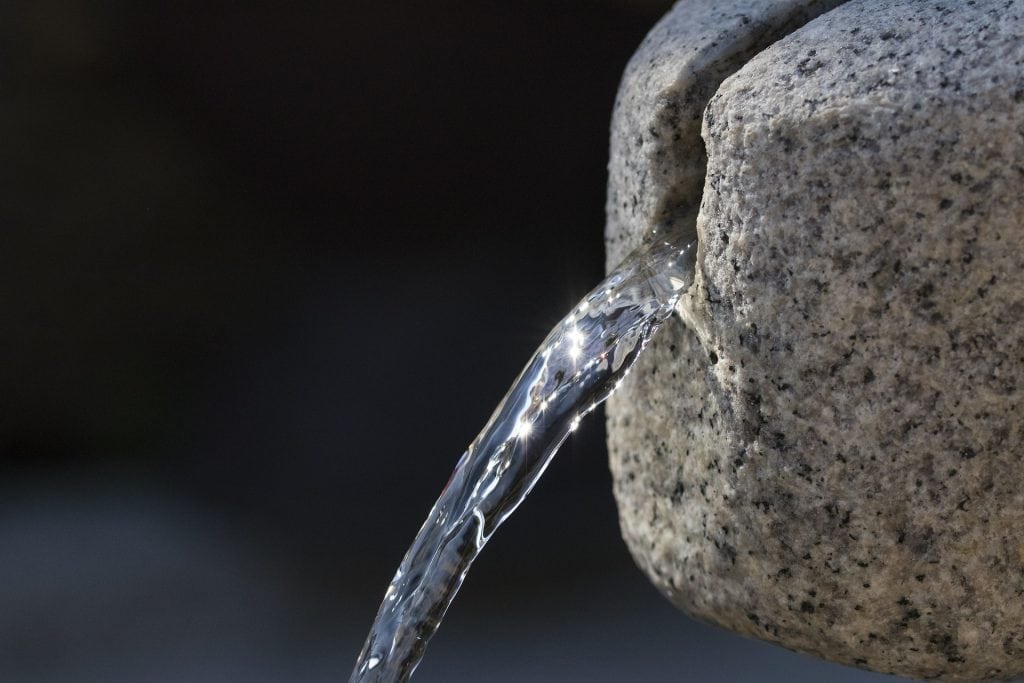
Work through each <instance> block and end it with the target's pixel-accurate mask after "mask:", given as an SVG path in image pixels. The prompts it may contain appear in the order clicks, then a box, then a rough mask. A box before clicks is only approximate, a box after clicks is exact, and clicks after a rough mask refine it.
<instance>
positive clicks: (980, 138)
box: [608, 0, 1024, 680]
mask: <svg viewBox="0 0 1024 683" xmlns="http://www.w3.org/2000/svg"><path fill="white" fill-rule="evenodd" d="M707 4H708V5H709V6H710V5H715V6H716V7H718V6H720V5H717V4H715V3H711V2H708V3H707ZM683 11H684V8H683V7H681V6H677V8H676V9H675V10H673V14H672V15H670V17H669V19H668V20H666V22H664V23H663V24H662V25H661V28H659V29H655V31H654V33H652V36H656V35H659V31H661V32H662V33H664V31H666V30H668V31H670V32H671V31H673V30H675V31H678V32H679V33H677V35H678V36H679V39H678V40H671V39H665V38H664V36H662V38H659V39H658V40H657V41H656V42H654V43H651V42H648V43H647V44H646V47H644V48H642V49H641V51H640V53H638V57H637V58H635V59H634V61H633V63H632V65H631V67H630V68H629V69H628V70H627V74H626V79H625V81H624V83H623V86H622V93H620V100H619V103H618V107H617V110H616V114H615V120H614V123H613V135H612V164H611V167H610V170H611V178H610V189H609V196H610V197H611V198H612V199H611V200H610V202H609V204H610V206H609V223H608V240H609V250H610V252H612V253H613V254H615V255H618V254H621V253H623V252H624V251H625V249H627V248H628V247H629V246H630V245H632V244H634V243H636V242H637V241H638V240H639V239H640V237H641V235H642V233H643V232H644V231H645V230H647V229H648V228H649V227H650V226H651V225H652V224H656V223H657V222H658V221H659V220H662V217H664V216H672V215H674V216H677V218H676V220H679V219H680V218H678V217H685V216H686V215H687V212H688V211H689V210H690V209H689V207H690V204H689V202H691V201H692V199H690V198H689V197H690V193H691V188H692V186H693V185H694V182H695V181H694V180H693V178H692V175H693V173H694V172H695V171H694V169H695V168H696V166H694V163H695V162H694V161H693V158H690V159H689V160H687V159H685V158H683V157H685V156H686V155H687V154H692V150H693V149H695V148H699V142H698V141H697V140H696V139H694V138H692V137H690V138H687V136H688V135H689V128H688V127H687V126H688V125H689V124H686V125H684V124H682V123H677V124H676V123H672V122H671V121H669V122H667V123H666V119H665V116H666V115H667V114H666V112H669V113H670V112H672V111H674V110H675V109H674V107H677V105H676V104H673V97H676V95H675V94H673V91H672V90H671V88H669V89H666V86H665V84H666V83H669V82H672V77H671V76H670V75H665V74H663V73H662V72H661V71H660V70H658V69H657V68H656V65H658V64H661V63H663V62H668V61H672V60H676V61H675V62H674V64H675V65H676V66H675V67H673V68H676V67H678V68H679V71H678V74H677V78H678V79H682V81H683V82H685V79H686V78H688V77H689V76H688V73H689V72H687V70H686V60H685V59H683V58H681V57H680V56H681V55H685V54H686V53H687V51H698V52H699V51H700V49H701V45H702V44H700V43H699V41H696V39H695V38H694V37H693V36H691V35H690V34H686V33H685V31H683V29H682V28H675V29H673V28H672V26H673V23H672V21H673V20H672V17H673V16H677V15H679V13H680V12H683ZM676 21H677V24H679V25H680V26H681V25H682V24H681V22H679V20H678V19H677V20H676ZM666 27H667V28H666ZM688 41H696V42H692V43H691V42H688ZM645 64H650V69H652V70H654V73H655V75H656V77H649V76H648V74H647V73H646V71H645V69H646V68H647V67H645ZM666 93H667V94H666ZM659 126H661V127H659ZM650 131H656V132H657V135H656V136H655V135H653V133H651V137H653V138H654V140H653V141H652V144H654V145H655V148H656V149H657V145H662V146H664V148H665V149H667V150H671V153H674V154H676V155H677V156H676V157H675V158H676V159H678V160H679V161H678V162H677V161H673V160H672V159H673V158H672V157H671V154H670V153H668V152H666V153H665V154H664V155H662V156H667V157H668V158H667V159H663V158H662V156H659V155H655V159H656V160H657V159H661V160H660V161H658V162H657V163H655V161H652V160H651V159H650V158H649V157H650V155H649V154H648V155H646V156H645V147H644V144H646V141H647V139H648V138H647V136H648V133H649V132H650ZM673 131H676V132H678V133H679V134H680V138H679V139H678V140H677V141H676V142H675V143H668V142H666V141H665V137H666V135H668V136H669V137H670V138H671V136H672V135H673V134H674V133H673ZM703 137H704V140H705V142H706V146H707V172H706V177H704V179H703V183H702V184H703V195H702V200H701V204H700V214H699V217H698V218H697V229H698V234H699V239H700V250H699V253H698V273H697V280H696V283H695V285H694V287H693V288H692V289H691V291H690V293H689V294H688V295H687V296H686V297H685V299H684V301H683V302H682V303H681V304H680V313H681V318H682V319H684V320H685V321H686V325H684V324H683V323H682V322H680V321H679V320H674V321H672V324H671V325H669V326H668V328H667V329H665V330H664V331H663V333H662V334H661V335H660V336H659V337H658V338H656V339H655V341H654V342H653V344H652V346H651V348H650V349H649V351H648V353H647V354H646V355H645V356H644V357H643V358H642V359H641V361H640V363H639V364H638V366H637V367H636V368H635V369H634V372H633V374H632V375H631V376H630V378H629V379H628V381H627V382H626V383H625V385H624V386H623V387H622V389H621V390H620V391H619V392H618V393H617V394H616V395H615V396H614V397H613V399H612V400H611V402H610V404H609V409H608V415H609V419H608V425H609V444H610V449H611V466H612V472H613V474H614V477H615V494H616V497H617V500H618V503H619V510H620V516H621V520H622V529H623V534H624V536H625V538H626V541H627V543H628V545H629V547H630V549H631V551H632V553H633V554H634V556H635V558H636V560H637V562H638V564H639V565H640V566H641V567H642V568H643V569H644V570H645V571H646V572H647V573H648V575H649V576H650V577H651V578H652V580H653V581H654V582H655V584H656V585H657V586H658V587H659V588H660V589H661V590H662V591H663V592H664V593H665V594H666V595H667V596H668V597H669V598H670V599H671V600H672V601H673V602H675V603H676V604H677V605H679V606H680V607H681V608H683V609H684V610H686V611H687V612H689V613H690V614H693V615H695V616H697V617H699V618H702V619H706V620H708V621H712V622H715V623H717V624H720V625H723V626H725V627H727V628H730V629H733V630H736V631H739V632H742V633H745V634H748V635H752V636H755V637H759V638H764V639H767V640H770V641H774V642H777V643H779V644H782V645H784V646H786V647H790V648H793V649H797V650H801V651H804V652H809V653H813V654H816V655H820V656H822V657H825V658H828V659H831V660H835V661H839V662H845V663H849V664H855V665H858V666H863V667H867V668H871V669H875V670H879V671H889V672H894V673H898V674H902V675H906V676H914V677H922V678H940V679H944V680H983V679H991V678H998V679H1005V678H1010V677H1012V676H1014V675H1018V674H1020V673H1022V672H1024V440H1022V427H1021V424H1022V422H1024V0H998V1H996V0H977V1H976V2H960V1H954V0H947V1H928V2H925V1H924V0H852V1H851V2H849V3H846V4H843V5H841V6H840V7H838V8H836V9H832V10H831V11H829V12H827V13H826V14H824V15H822V16H820V17H818V18H817V19H814V20H812V21H810V22H809V23H807V24H806V25H805V26H803V27H802V28H798V29H796V30H794V31H792V32H791V33H790V34H789V35H788V36H787V37H785V38H782V39H781V40H780V41H779V42H777V43H776V44H774V45H772V46H771V47H769V48H768V49H766V50H763V51H761V52H760V54H757V55H756V56H753V57H752V58H750V59H749V61H747V63H746V64H745V65H744V66H743V67H742V68H741V69H740V70H739V71H738V72H737V73H736V74H735V75H733V76H732V77H730V78H728V79H727V80H725V82H724V84H722V85H721V87H720V88H719V89H718V90H717V93H716V94H714V96H713V97H712V99H711V103H710V105H709V106H708V107H707V109H706V112H705V114H704V128H703ZM641 138H643V143H644V144H641ZM684 138H685V139H684ZM630 140H634V141H636V144H635V145H634V146H632V147H630V146H628V145H627V144H626V142H625V141H630ZM688 150H689V151H688ZM694 158H695V157H694ZM624 159H630V160H632V161H624ZM676 163H678V164H679V168H680V169H681V170H680V171H679V172H678V173H677V172H675V171H674V170H673V169H674V164H676ZM701 163H703V159H701ZM659 164H661V165H660V166H659ZM658 168H665V169H667V170H664V171H663V172H661V173H660V174H655V173H654V172H653V170H654V169H658ZM631 206H635V207H637V209H636V211H639V212H640V213H639V214H637V213H633V214H631V213H630V211H631ZM651 207H658V208H657V210H656V211H655V210H652V209H651Z"/></svg>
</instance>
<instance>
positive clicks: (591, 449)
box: [0, 0, 881, 682]
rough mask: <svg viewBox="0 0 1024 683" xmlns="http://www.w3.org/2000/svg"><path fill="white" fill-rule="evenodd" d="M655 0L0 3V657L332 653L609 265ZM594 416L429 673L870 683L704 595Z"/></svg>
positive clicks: (153, 662)
mask: <svg viewBox="0 0 1024 683" xmlns="http://www.w3.org/2000/svg"><path fill="white" fill-rule="evenodd" d="M668 5H669V3H668V2H665V1H663V0H649V1H646V2H645V1H641V0H589V1H583V0H576V1H573V0H567V1H564V2H562V1H560V2H550V1H549V0H474V1H473V2H449V1H445V0H435V1H433V2H413V1H410V2H398V3H380V2H354V1H348V0H330V1H328V2H312V1H307V0H304V1H301V2H288V3H285V2H279V3H234V2H228V1H227V0H178V1H175V2H170V1H168V2H138V1H135V0H92V1H90V0H31V1H28V0H25V1H21V0H10V1H9V2H5V3H3V4H2V5H0V160H2V162H0V227H2V233H0V234H2V240H3V242H2V248H0V324H2V326H3V332H2V334H0V390H2V391H0V680H3V681H29V682H37V681H38V682H43V681H82V682H88V681H339V680H345V679H346V678H347V675H348V673H349V671H350V668H351V666H352V663H353V661H354V658H355V655H356V653H357V651H358V649H359V647H360V645H361V643H362V639H363V637H364V635H365V632H366V629H367V628H368V627H369V624H370V621H371V620H372V617H373V614H374V612H375V610H376V605H377V602H378V600H379V599H380V598H381V597H382V594H383V591H384V588H385V586H386V584H387V582H388V580H389V578H390V576H391V574H392V572H393V571H394V569H395V567H396V566H397V563H398V561H399V559H400V558H401V555H402V553H403V550H404V548H405V546H406V545H407V543H408V542H409V541H410V540H411V538H412V536H413V535H414V533H415V532H416V530H417V529H418V527H419V524H420V522H421V521H422V519H423V517H424V515H425V514H426V512H427V510H428V508H429V506H430V504H431V503H432V501H433V499H434V497H435V496H436V494H437V493H438V492H439V490H440V488H441V486H442V485H443V484H444V482H445V481H446V479H447V476H448V473H449V470H450V468H451V467H452V466H453V465H454V463H455V461H456V459H457V458H458V456H459V455H460V453H461V452H462V450H463V448H464V447H465V445H466V444H467V443H468V442H469V441H470V440H471V439H472V437H473V436H474V435H475V433H476V431H477V429H478V428H479V427H480V426H481V425H482V424H483V423H484V421H485V420H486V418H487V417H488V415H489V414H490V411H491V409H492V407H493V405H494V404H495V403H496V402H497V401H498V399H499V398H500V397H501V396H502V394H503V393H504V390H505V388H506V386H507V384H508V383H509V382H510V380H511V379H512V378H513V377H514V376H515V374H516V373H517V372H518V370H519V367H520V366H521V364H522V363H523V362H524V361H525V360H526V358H527V357H528V355H529V354H530V352H531V351H532V350H533V348H534V347H535V346H536V344H537V343H538V342H539V341H540V339H541V338H542V337H543V336H544V334H545V332H546V330H547V328H548V327H549V326H550V325H551V324H553V323H554V322H555V321H556V320H557V319H558V318H559V317H560V316H561V314H562V313H563V312H564V311H565V310H566V309H567V308H568V307H569V306H570V305H571V304H572V303H573V302H574V301H575V300H576V299H577V298H578V297H580V296H581V295H582V294H583V293H585V292H586V291H587V289H589V287H590V286H591V285H593V284H594V283H596V282H597V281H598V280H599V279H600V276H601V274H602V264H603V252H602V244H601V232H602V225H603V210H604V189H605V178H606V172H605V163H606V156H607V130H608V121H609V116H610V112H611V106H612V102H613V98H614V94H615V90H616V86H617V84H618V80H619V77H620V75H621V73H622V69H623V67H624V65H625V63H626V60H627V59H628V57H629V55H630V54H631V53H632V51H633V50H634V49H635V47H636V46H637V44H638V43H639V41H640V40H641V38H642V37H643V35H644V34H645V32H646V31H647V30H648V29H649V28H650V26H651V25H652V24H653V23H654V22H655V21H656V19H657V18H658V17H659V16H660V14H661V13H663V12H664V11H665V10H666V9H667V7H668ZM605 457H606V454H605V450H604V445H603V434H602V428H601V419H600V418H596V419H591V420H590V422H589V424H588V425H587V426H586V428H584V429H583V430H581V431H580V433H579V434H578V435H577V436H576V437H575V438H574V439H573V440H572V442H571V443H570V444H569V445H568V446H567V447H566V448H565V449H564V451H563V453H562V454H561V455H560V456H559V458H558V459H557V461H556V463H555V464H554V465H553V466H552V468H551V469H550V471H549V474H548V475H547V477H546V479H545V480H544V481H543V482H542V483H541V485H540V486H539V487H538V489H537V490H536V492H535V494H534V495H533V496H532V498H531V499H530V500H529V501H527V503H526V505H524V507H523V508H522V510H521V511H520V513H519V514H517V515H516V516H515V517H513V519H512V520H511V521H510V522H509V523H508V524H507V525H506V527H505V528H504V530H503V532H502V533H499V534H498V536H497V537H496V539H495V540H494V541H493V542H492V544H491V546H490V547H489V548H488V550H487V551H486V552H485V554H484V556H483V557H482V559H481V560H480V561H479V562H478V564H477V566H476V569H475V571H474V572H473V573H472V574H471V575H470V578H469V580H468V582H467V584H466V587H465V588H464V590H463V592H462V594H461V595H460V597H459V599H458V600H457V601H456V603H455V605H454V607H453V608H452V610H451V612H450V614H449V619H448V621H447V623H446V624H445V626H444V628H442V629H441V631H440V633H439V635H438V637H437V638H436V640H435V642H434V644H433V645H432V647H431V649H430V651H429V653H428V656H427V658H426V661H425V663H424V664H423V666H422V667H421V669H420V672H419V673H418V675H417V677H416V678H417V680H419V681H482V680H486V681H640V680H643V681H680V680H692V681H769V680H778V681H819V680H824V679H828V680H836V681H868V680H879V679H880V678H881V677H874V676H872V675H869V674H866V673H863V672H857V671H854V670H852V669H846V668H843V667H837V666H832V665H828V664H825V663H823V662H819V661H817V660H814V659H811V658H807V657H803V656H798V655H794V654H791V653H788V652H785V651H783V650H781V649H778V648H774V647H770V646H767V645H763V644H759V643H755V642H753V641H748V640H744V639H740V638H738V637H735V636H732V635H729V634H727V633H724V632H722V631H720V630H717V629H714V628H712V627H708V626H704V625H700V624H696V623H694V622H692V621H690V620H689V619H687V618H686V617H684V616H683V615H682V614H680V613H678V612H676V611H675V610H674V609H673V608H671V607H670V606H669V605H668V604H667V603H666V602H665V601H663V600H662V599H661V598H660V597H659V596H658V595H657V593H656V592H655V591H654V589H653V588H651V587H650V586H649V585H648V583H647V582H646V580H645V579H644V577H643V576H642V575H641V574H640V572H639V571H638V570H637V569H636V568H635V567H634V566H633V564H632V561H631V560H630V558H629V555H628V553H627V551H626V549H625V547H624V545H623V543H622V541H621V540H620V538H619V534H618V529H617V522H616V517H615V508H614V502H613V500H612V497H611V491H610V481H609V476H608V472H607V466H606V462H605Z"/></svg>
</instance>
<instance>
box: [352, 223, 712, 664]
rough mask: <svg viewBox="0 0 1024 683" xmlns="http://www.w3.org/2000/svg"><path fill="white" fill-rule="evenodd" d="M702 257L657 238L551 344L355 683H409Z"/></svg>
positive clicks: (380, 630)
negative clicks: (487, 547) (562, 451)
mask: <svg viewBox="0 0 1024 683" xmlns="http://www.w3.org/2000/svg"><path fill="white" fill-rule="evenodd" d="M695 251H696V236H695V234H694V233H693V231H692V230H690V231H681V232H678V233H675V234H666V235H663V236H662V235H658V234H657V233H655V234H654V235H653V236H652V237H651V239H650V240H648V244H647V245H646V246H645V247H641V248H640V249H638V250H637V251H635V252H633V253H632V254H631V255H630V256H629V257H627V258H626V259H625V260H624V261H623V262H622V264H621V265H620V266H619V267H618V268H617V269H616V270H615V271H614V272H612V274H611V275H609V276H608V277H607V278H606V279H605V280H604V281H603V282H601V284H599V285H598V286H597V287H596V288H595V289H594V290H593V291H591V292H590V294H588V295H587V296H586V297H584V298H583V300H582V301H581V302H580V303H579V304H578V305H577V306H576V307H575V308H573V310H572V311H571V312H570V313H569V314H568V315H567V316H566V317H565V318H563V319H562V321H561V322H560V323H558V325H556V326H555V328H554V329H553V330H552V331H551V333H550V334H548V336H547V338H546V339H545V340H544V342H543V343H542V344H541V345H540V347H539V348H538V349H537V351H536V353H534V355H533V357H532V358H530V361H529V362H528V363H527V364H526V367H525V368H524V369H523V371H522V373H521V374H520V375H519V377H518V378H517V379H516V381H515V382H514V383H513V384H512V387H511V389H509V391H508V393H507V394H506V395H505V398H504V399H502V401H501V403H500V404H499V405H498V407H497V409H496V410H495V412H494V414H493V415H492V416H491V419H490V420H489V421H488V422H487V425H486V426H485V427H484V429H483V431H482V432H480V434H479V436H477V438H476V439H475V440H474V441H473V443H472V444H471V445H470V446H469V448H468V449H467V450H466V452H465V453H464V454H463V456H462V458H461V459H460V460H459V463H458V465H457V466H456V467H455V471H454V472H453V474H452V476H451V479H449V481H448V484H447V485H446V486H445V488H444V490H443V491H442V492H441V496H440V497H439V498H438V500H437V502H436V503H435V504H434V507H433V509H432V510H431V511H430V514H429V516H428V517H427V520H426V522H424V524H423V527H422V528H421V529H420V531H419V533H418V534H417V536H416V538H415V540H414V541H413V543H412V545H411V546H410V548H409V550H408V551H407V553H406V555H405V558H404V559H403V560H402V563H401V565H400V566H399V568H398V571H397V572H396V573H395V577H394V579H392V581H391V585H390V586H389V587H388V589H387V593H386V594H385V596H384V601H383V603H382V604H381V606H380V610H379V611H378V613H377V618H376V620H375V621H374V623H373V627H372V628H371V630H370V634H369V636H368V637H367V639H366V644H365V645H364V646H363V649H362V652H361V653H360V655H359V659H358V660H357V662H356V667H355V670H354V671H353V673H352V677H351V679H350V683H364V682H370V681H374V682H380V683H385V682H390V681H404V680H407V679H408V678H409V676H410V675H411V674H412V672H413V671H414V670H415V668H416V665H417V664H418V663H419V661H420V659H422V657H423V653H424V651H425V649H426V646H427V642H428V641H429V640H430V637H431V636H432V635H433V634H434V632H435V631H436V630H437V628H438V626H439V625H440V623H441V619H442V618H443V617H444V613H445V611H446V610H447V609H448V606H449V605H450V604H451V601H452V599H453V598H454V597H455V593H456V592H457V591H458V590H459V587H460V586H461V585H462V581H463V580H464V579H465V577H466V573H467V572H468V571H469V567H470V565H471V564H472V562H473V560H474V559H475V558H476V556H477V555H478V554H479V553H480V550H481V549H482V548H483V546H484V544H485V543H486V542H487V540H488V539H489V538H490V537H491V535H492V534H493V533H494V531H495V529H497V527H498V526H499V525H500V524H501V523H502V522H503V521H504V520H505V519H506V518H507V517H508V516H509V515H510V514H512V512H513V511H514V510H515V509H516V507H518V505H519V504H520V503H521V502H522V501H523V499H524V498H525V497H526V495H527V494H528V493H529V492H530V490H531V489H532V488H533V486H534V484H536V483H537V480H538V479H539V478H540V476H541V475H542V474H543V473H544V470H545V468H546V467H547V466H548V464H549V463H550V462H551V458H552V457H553V456H554V454H555V452H556V451H557V450H558V448H559V447H560V446H561V445H562V443H563V442H564V441H565V439H566V437H568V435H569V434H570V433H571V432H573V431H574V430H575V429H576V426H577V425H578V424H579V420H580V418H582V417H583V416H584V415H586V414H587V413H589V412H591V411H592V410H594V408H596V407H597V406H598V405H599V404H600V403H601V402H602V401H604V400H605V399H606V398H608V396H609V395H610V394H611V393H612V391H614V390H615V388H616V387H617V386H618V384H619V382H620V381H621V380H622V378H623V377H624V376H625V375H626V373H627V372H628V371H629V369H630V368H631V367H632V365H633V363H634V362H635V361H636V359H637V357H638V356H639V355H640V353H641V352H642V351H643V349H644V347H645V346H646V345H647V342H648V341H649V340H650V338H651V336H652V335H653V334H654V333H655V332H656V331H657V329H658V328H659V326H660V325H661V323H662V322H664V321H665V319H667V318H668V317H669V316H670V315H671V314H672V311H673V310H675V306H676V303H677V302H678V300H679V297H680V296H681V295H682V293H683V292H684V291H686V289H687V288H689V286H690V284H691V283H692V282H693V276H694V262H695Z"/></svg>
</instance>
